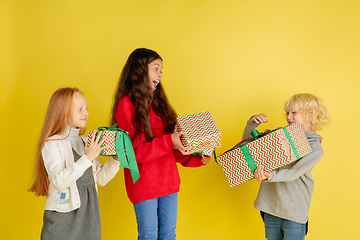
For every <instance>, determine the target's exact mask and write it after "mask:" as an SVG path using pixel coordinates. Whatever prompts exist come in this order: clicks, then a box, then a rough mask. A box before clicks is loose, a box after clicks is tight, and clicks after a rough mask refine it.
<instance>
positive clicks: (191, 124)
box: [175, 111, 221, 156]
mask: <svg viewBox="0 0 360 240" xmlns="http://www.w3.org/2000/svg"><path fill="white" fill-rule="evenodd" d="M180 131H183V132H185V135H183V136H181V141H182V143H183V145H184V146H185V147H190V150H192V151H194V153H199V152H202V153H203V154H205V155H207V156H211V154H212V152H213V150H214V148H217V147H220V146H221V133H220V130H219V129H218V127H217V126H216V123H215V121H214V119H213V117H212V116H211V113H210V112H209V111H206V112H202V113H197V114H191V115H186V116H181V117H178V118H177V123H176V125H175V132H180Z"/></svg>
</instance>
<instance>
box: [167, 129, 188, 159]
mask: <svg viewBox="0 0 360 240" xmlns="http://www.w3.org/2000/svg"><path fill="white" fill-rule="evenodd" d="M183 135H185V133H184V132H176V133H173V134H172V135H171V140H172V142H173V144H174V148H176V149H178V150H179V151H180V152H181V153H182V154H183V155H190V154H192V153H193V151H190V148H189V147H184V146H183V144H182V143H181V140H180V137H181V136H183Z"/></svg>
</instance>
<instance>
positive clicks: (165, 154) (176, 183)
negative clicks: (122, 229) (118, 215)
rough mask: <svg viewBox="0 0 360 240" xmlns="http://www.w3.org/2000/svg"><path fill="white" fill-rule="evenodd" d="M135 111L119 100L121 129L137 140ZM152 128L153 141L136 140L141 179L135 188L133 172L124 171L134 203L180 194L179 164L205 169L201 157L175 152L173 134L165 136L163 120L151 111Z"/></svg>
mask: <svg viewBox="0 0 360 240" xmlns="http://www.w3.org/2000/svg"><path fill="white" fill-rule="evenodd" d="M134 115H135V109H134V106H133V104H132V102H131V97H130V96H129V95H126V96H124V97H122V98H121V99H120V101H119V102H118V105H117V110H116V123H117V124H118V127H119V128H121V129H123V130H125V131H127V132H128V133H129V135H130V138H131V139H134V135H135V130H134V123H133V118H134ZM149 115H150V124H151V130H152V133H153V135H154V138H153V139H152V140H151V141H147V140H146V138H145V135H144V134H141V136H140V137H137V138H136V141H134V140H133V147H134V152H135V157H136V161H137V164H138V168H139V172H140V178H139V180H138V181H137V182H136V183H135V184H133V181H132V178H131V174H130V170H129V169H127V168H124V175H125V185H126V191H127V195H128V197H129V199H130V201H131V202H132V203H138V202H141V201H144V200H148V199H152V198H157V197H163V196H167V195H170V194H172V193H175V192H178V191H179V188H180V176H179V172H178V169H177V165H176V162H178V163H181V164H182V165H183V166H185V167H199V166H202V165H203V164H202V162H201V156H195V155H187V156H184V155H182V154H181V153H180V152H179V151H177V150H174V149H173V147H174V146H173V143H172V140H171V133H170V134H166V131H165V129H164V127H163V123H162V120H161V118H160V117H159V116H158V115H156V113H155V112H154V111H153V110H152V108H151V107H150V114H149Z"/></svg>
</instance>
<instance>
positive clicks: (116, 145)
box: [87, 124, 140, 183]
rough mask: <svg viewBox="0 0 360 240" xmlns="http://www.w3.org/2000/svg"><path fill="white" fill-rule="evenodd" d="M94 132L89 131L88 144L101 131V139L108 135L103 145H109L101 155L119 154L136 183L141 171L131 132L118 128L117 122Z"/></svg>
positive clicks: (123, 164)
mask: <svg viewBox="0 0 360 240" xmlns="http://www.w3.org/2000/svg"><path fill="white" fill-rule="evenodd" d="M94 132H95V131H90V132H89V133H88V141H87V145H90V143H91V142H92V141H93V139H94V135H96V136H98V134H99V133H100V132H101V137H100V140H102V139H103V138H106V137H107V138H106V140H105V141H104V143H103V146H104V145H107V147H106V148H105V149H103V150H102V151H101V152H100V155H101V156H117V157H118V159H119V162H120V165H121V166H122V167H124V168H129V169H130V172H131V176H132V179H133V183H135V182H136V181H137V180H138V179H139V177H140V173H139V170H138V166H137V162H136V158H135V153H134V149H133V146H132V143H131V139H130V136H129V134H128V133H127V132H126V131H124V130H122V129H120V128H117V125H116V124H115V125H114V126H112V127H99V128H98V130H97V131H96V134H94Z"/></svg>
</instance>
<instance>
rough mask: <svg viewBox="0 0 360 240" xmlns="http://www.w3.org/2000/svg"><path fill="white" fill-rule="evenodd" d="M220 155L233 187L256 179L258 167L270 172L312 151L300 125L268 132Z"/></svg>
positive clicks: (254, 132) (254, 133)
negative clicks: (255, 174)
mask: <svg viewBox="0 0 360 240" xmlns="http://www.w3.org/2000/svg"><path fill="white" fill-rule="evenodd" d="M251 134H252V136H253V138H251V139H249V140H247V141H245V142H243V143H241V144H239V145H237V146H235V147H234V148H232V149H230V150H228V151H226V152H224V153H222V154H221V155H219V156H218V158H217V159H218V160H219V161H220V163H221V166H222V168H223V170H224V172H225V175H226V178H227V179H228V181H229V183H230V186H231V187H233V186H235V185H237V184H240V183H243V182H246V181H248V180H251V179H254V178H255V177H254V172H255V169H256V168H257V166H259V165H262V166H264V171H265V172H269V171H272V170H274V169H277V168H280V167H282V166H285V165H287V164H289V163H292V162H294V161H296V160H297V159H299V158H301V157H303V156H305V155H307V154H309V153H310V152H311V151H312V150H311V147H310V144H309V142H308V141H307V138H306V136H305V134H304V131H303V130H302V129H301V126H300V124H293V125H289V126H286V127H284V128H280V129H276V130H272V131H266V132H264V133H262V134H260V133H259V132H257V131H256V130H254V131H253V132H252V133H251Z"/></svg>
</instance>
